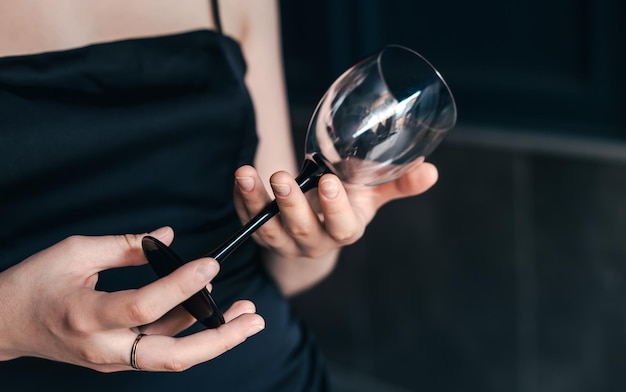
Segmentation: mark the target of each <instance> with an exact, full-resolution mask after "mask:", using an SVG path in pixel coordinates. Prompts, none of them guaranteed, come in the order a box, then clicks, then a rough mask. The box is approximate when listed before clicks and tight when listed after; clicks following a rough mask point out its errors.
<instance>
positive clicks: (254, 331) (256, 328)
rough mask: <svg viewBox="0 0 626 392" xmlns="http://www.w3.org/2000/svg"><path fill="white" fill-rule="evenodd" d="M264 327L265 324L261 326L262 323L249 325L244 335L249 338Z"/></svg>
mask: <svg viewBox="0 0 626 392" xmlns="http://www.w3.org/2000/svg"><path fill="white" fill-rule="evenodd" d="M264 329H265V326H263V325H255V326H254V327H251V328H250V329H249V330H248V331H247V332H246V337H247V338H249V337H250V336H252V335H256V334H257V333H259V332H261V331H263V330H264Z"/></svg>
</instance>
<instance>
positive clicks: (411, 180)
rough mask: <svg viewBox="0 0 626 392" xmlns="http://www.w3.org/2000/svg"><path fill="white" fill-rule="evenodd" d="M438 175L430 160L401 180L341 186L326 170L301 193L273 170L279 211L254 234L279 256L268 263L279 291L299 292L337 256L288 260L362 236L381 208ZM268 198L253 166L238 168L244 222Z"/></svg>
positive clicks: (424, 187)
mask: <svg viewBox="0 0 626 392" xmlns="http://www.w3.org/2000/svg"><path fill="white" fill-rule="evenodd" d="M437 177H438V173H437V169H436V167H435V166H434V165H432V164H430V163H421V164H419V165H417V166H416V167H414V168H413V169H411V170H409V171H407V172H406V173H405V174H404V175H403V176H401V177H400V178H398V179H396V180H394V181H391V182H387V183H385V184H382V185H378V186H367V187H366V186H358V187H357V186H353V187H344V186H343V184H342V182H341V181H340V180H339V179H338V178H337V177H336V176H335V175H332V174H326V175H324V176H322V178H321V179H320V181H319V185H318V188H317V190H313V191H311V192H309V195H306V196H305V195H304V194H303V193H302V192H301V191H300V188H299V187H298V185H297V184H296V182H295V181H294V178H293V177H292V176H290V175H289V174H288V173H286V172H277V173H274V174H273V175H272V176H271V178H270V184H271V187H272V191H273V193H274V197H275V198H276V202H277V203H278V207H279V209H280V212H281V213H280V215H279V216H277V217H275V218H274V219H271V220H270V221H269V222H267V223H266V224H265V225H263V226H262V227H261V228H259V229H258V230H257V232H256V233H255V234H254V236H255V239H256V240H257V242H259V243H260V244H261V245H263V246H264V247H266V248H268V249H270V250H271V251H272V252H274V253H275V254H276V255H277V257H278V258H279V259H281V261H279V262H277V263H273V262H271V264H272V265H271V266H270V270H271V271H272V272H273V273H274V276H275V277H276V278H277V280H278V281H279V284H281V286H282V287H283V291H284V292H285V293H287V294H290V293H293V292H297V291H298V290H300V289H301V288H304V287H306V286H310V285H311V284H313V283H315V282H314V281H316V280H319V279H320V278H321V277H323V276H325V275H326V274H327V273H328V272H329V271H330V270H331V269H332V266H333V265H334V261H332V260H334V259H335V257H330V258H328V259H329V260H331V261H328V260H327V261H325V262H317V263H315V264H314V265H313V266H304V263H295V264H298V265H297V266H290V265H288V264H289V260H290V259H294V258H298V257H300V258H307V259H319V258H324V257H325V256H327V255H336V251H337V250H338V249H339V248H341V247H343V246H345V245H349V244H352V243H354V242H356V241H357V240H358V239H359V238H361V236H362V235H363V233H364V231H365V228H366V226H367V225H368V223H369V222H370V221H371V220H372V218H373V217H374V216H375V215H376V212H377V211H378V209H379V208H380V207H381V206H383V205H384V204H385V203H388V202H390V201H392V200H395V199H399V198H404V197H409V196H414V195H418V194H420V193H422V192H425V191H426V190H428V189H429V188H430V187H432V186H433V185H434V184H435V182H436V181H437ZM270 200H271V197H270V195H269V193H268V192H267V191H266V190H265V188H264V186H263V182H262V181H261V179H260V178H259V175H258V173H257V172H256V170H255V169H254V168H253V167H251V166H242V167H240V168H239V169H237V171H236V172H235V205H236V207H237V211H238V213H239V216H240V218H241V219H242V221H244V222H246V221H248V220H249V219H250V218H252V217H253V216H254V215H255V214H256V213H257V212H259V211H260V210H261V209H262V208H263V207H264V206H265V205H266V204H267V203H268V202H269V201H270ZM290 264H294V263H293V262H292V263H290ZM302 267H305V268H304V269H302ZM298 269H300V270H301V271H302V273H300V275H302V276H308V277H309V278H306V279H305V280H303V281H302V284H300V283H294V282H296V281H297V280H298V279H297V276H296V275H298V274H299V273H298V272H297V271H298ZM298 286H302V287H298Z"/></svg>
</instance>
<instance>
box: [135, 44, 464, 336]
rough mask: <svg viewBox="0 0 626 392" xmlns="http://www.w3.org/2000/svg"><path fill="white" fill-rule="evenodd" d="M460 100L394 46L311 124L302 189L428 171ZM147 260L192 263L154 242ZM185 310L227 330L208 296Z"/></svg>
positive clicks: (333, 93) (232, 242) (268, 211)
mask: <svg viewBox="0 0 626 392" xmlns="http://www.w3.org/2000/svg"><path fill="white" fill-rule="evenodd" d="M456 118H457V111H456V105H455V102H454V98H453V96H452V93H451V91H450V89H449V87H448V85H447V84H446V82H445V81H444V79H443V78H442V76H441V75H440V74H439V72H438V71H437V70H436V69H435V68H434V67H433V66H432V65H431V64H430V63H429V62H428V61H427V60H426V59H425V58H423V57H422V56H421V55H419V54H418V53H416V52H415V51H413V50H411V49H408V48H405V47H403V46H399V45H389V46H386V47H385V48H383V49H382V50H381V51H379V52H378V53H376V54H375V55H372V56H370V57H368V58H366V59H364V60H362V61H360V62H359V63H357V64H355V65H354V66H352V67H351V68H349V69H348V70H347V71H345V72H344V73H343V74H342V75H341V76H339V78H337V79H336V80H335V82H333V84H332V85H331V86H330V88H329V89H328V90H327V92H326V94H325V95H324V96H323V97H322V99H321V100H320V102H319V104H318V106H317V108H316V109H315V112H314V114H313V116H312V118H311V122H310V124H309V128H308V132H307V136H306V143H305V159H304V163H303V165H302V169H301V171H300V173H299V174H298V176H297V178H296V182H297V183H298V185H299V186H300V188H301V189H302V191H303V192H307V191H309V190H311V189H313V188H315V187H316V186H317V184H318V181H319V178H320V177H321V176H322V175H323V174H326V173H334V174H335V175H337V176H338V177H339V178H340V179H341V180H342V182H343V183H344V184H346V186H372V185H378V184H382V183H385V182H387V181H391V180H394V179H396V178H398V177H400V176H401V175H402V174H403V173H404V172H405V171H406V170H408V169H409V168H411V167H413V166H415V165H418V164H420V163H421V162H423V161H424V159H425V158H426V156H428V154H430V153H431V152H432V151H433V150H434V149H435V148H436V147H437V145H439V143H440V142H441V141H442V140H443V138H444V137H445V135H446V133H447V132H448V130H450V129H452V128H453V127H454V125H455V124H456ZM278 213H279V210H278V205H277V203H276V201H272V202H270V203H269V204H268V205H267V206H266V207H265V208H264V209H263V210H262V211H261V212H260V213H259V214H258V215H256V216H255V217H254V218H252V219H251V220H250V221H249V222H248V223H246V224H245V225H244V226H243V227H242V228H241V229H240V230H238V231H237V232H236V233H234V234H233V235H232V236H231V237H230V238H228V239H227V240H226V241H225V242H223V243H222V244H221V245H220V246H218V247H217V248H215V249H214V250H213V251H211V252H209V253H208V254H206V256H207V257H212V258H214V259H216V260H217V261H218V262H220V263H221V262H223V261H224V259H225V258H226V257H228V255H230V254H231V253H232V252H233V251H234V250H235V249H237V248H238V247H239V246H240V245H241V244H242V243H243V242H244V241H245V240H246V239H248V238H249V237H250V236H251V235H252V233H254V231H256V230H257V229H258V228H259V227H260V226H262V225H263V224H264V223H265V222H267V221H268V220H269V219H271V218H272V217H273V216H275V215H276V214H278ZM142 246H143V250H144V253H145V255H146V258H147V259H148V261H149V262H150V265H151V266H152V267H153V269H154V270H155V272H156V273H157V274H158V275H159V276H165V275H168V274H169V273H171V272H172V271H174V270H175V269H176V268H178V267H180V266H181V265H182V264H183V263H184V261H183V260H182V259H181V258H180V257H178V255H176V253H174V252H173V251H172V249H171V248H169V247H167V246H166V245H165V244H163V243H161V242H160V241H159V240H157V239H155V238H153V237H151V236H146V237H144V238H143V242H142ZM183 306H184V307H185V308H186V309H187V311H189V312H190V313H191V314H192V315H193V316H194V317H195V318H196V319H197V320H198V321H200V322H202V323H203V324H204V325H205V326H206V327H207V328H215V327H218V326H219V325H221V324H224V317H223V315H222V312H221V311H220V310H219V308H218V307H217V305H216V304H215V302H214V300H213V298H212V297H211V295H210V294H209V292H208V290H206V289H203V290H201V291H200V292H198V293H197V294H195V295H193V296H192V297H191V298H189V299H188V300H187V301H185V302H184V303H183Z"/></svg>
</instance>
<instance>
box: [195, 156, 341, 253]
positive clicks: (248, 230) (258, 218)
mask: <svg viewBox="0 0 626 392" xmlns="http://www.w3.org/2000/svg"><path fill="white" fill-rule="evenodd" d="M314 159H315V157H314ZM325 173H330V170H329V169H328V167H327V166H326V165H325V164H324V163H323V162H322V161H321V160H319V159H315V160H312V159H305V160H304V164H303V165H302V169H301V171H300V174H298V177H296V183H297V184H298V186H299V187H300V189H301V190H302V192H308V191H309V190H311V189H313V188H315V187H317V184H318V182H319V179H320V177H321V176H322V175H323V174H325ZM279 212H280V210H279V209H278V204H277V203H276V200H273V201H271V202H270V203H268V204H267V205H266V206H265V207H264V208H263V209H262V210H261V212H259V213H258V214H257V215H255V216H254V217H253V218H252V219H250V220H249V221H248V223H246V224H245V225H243V226H242V227H241V229H239V230H238V231H237V232H235V233H234V234H232V235H231V236H230V237H229V238H228V239H227V240H226V241H224V242H223V243H222V244H221V245H220V246H218V247H217V248H215V249H213V250H212V251H211V252H209V253H207V254H206V255H205V256H206V257H212V258H214V259H215V260H217V261H218V262H220V263H221V262H223V261H224V260H225V259H226V258H227V257H228V256H229V255H230V254H231V253H233V252H234V251H235V249H237V248H238V247H239V246H240V245H241V244H243V243H244V241H245V240H247V239H248V238H249V237H250V236H251V235H252V234H253V233H254V232H255V231H256V230H257V229H258V228H259V227H261V226H263V224H265V222H267V221H268V220H270V219H272V217H274V216H275V215H276V214H278V213H279Z"/></svg>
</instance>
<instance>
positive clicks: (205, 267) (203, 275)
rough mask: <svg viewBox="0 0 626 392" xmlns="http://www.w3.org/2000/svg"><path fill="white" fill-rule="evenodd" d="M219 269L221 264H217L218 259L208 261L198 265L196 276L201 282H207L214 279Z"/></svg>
mask: <svg viewBox="0 0 626 392" xmlns="http://www.w3.org/2000/svg"><path fill="white" fill-rule="evenodd" d="M218 271H219V265H218V264H217V261H215V260H211V261H207V262H205V263H202V264H200V265H199V266H198V268H197V269H196V277H197V278H198V280H200V281H201V282H206V281H209V280H211V279H213V277H215V275H217V272H218Z"/></svg>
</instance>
